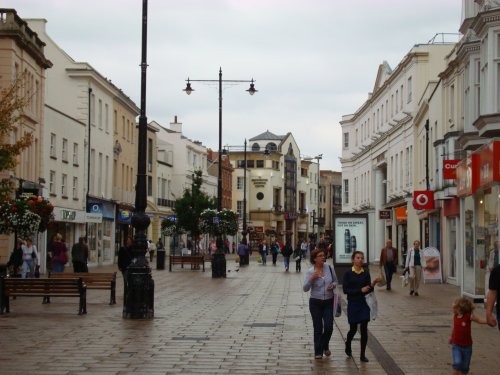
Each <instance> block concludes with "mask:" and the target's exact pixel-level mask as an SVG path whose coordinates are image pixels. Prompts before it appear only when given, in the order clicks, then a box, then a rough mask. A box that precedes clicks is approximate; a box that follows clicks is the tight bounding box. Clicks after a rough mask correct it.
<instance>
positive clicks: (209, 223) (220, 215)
mask: <svg viewBox="0 0 500 375" xmlns="http://www.w3.org/2000/svg"><path fill="white" fill-rule="evenodd" d="M200 230H201V232H202V233H209V234H211V235H214V236H216V235H219V234H229V235H235V234H236V233H237V232H238V215H237V214H236V213H235V212H233V211H231V210H227V209H223V210H222V211H220V212H217V211H216V210H205V211H203V212H202V213H201V217H200Z"/></svg>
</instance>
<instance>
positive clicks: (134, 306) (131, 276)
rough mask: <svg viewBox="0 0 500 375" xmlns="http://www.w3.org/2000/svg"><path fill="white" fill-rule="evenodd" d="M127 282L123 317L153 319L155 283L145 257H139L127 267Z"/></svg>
mask: <svg viewBox="0 0 500 375" xmlns="http://www.w3.org/2000/svg"><path fill="white" fill-rule="evenodd" d="M126 283H127V285H126V286H125V300H124V302H123V303H124V309H123V318H125V319H152V318H153V317H154V292H155V284H154V280H153V278H152V276H151V268H150V267H149V265H148V264H147V261H146V259H145V258H143V259H141V258H139V259H138V260H137V261H136V262H135V263H133V264H131V265H130V266H129V267H128V268H127V280H126Z"/></svg>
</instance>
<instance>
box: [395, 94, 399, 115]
mask: <svg viewBox="0 0 500 375" xmlns="http://www.w3.org/2000/svg"><path fill="white" fill-rule="evenodd" d="M398 103H399V91H398V90H396V113H399V109H398Z"/></svg>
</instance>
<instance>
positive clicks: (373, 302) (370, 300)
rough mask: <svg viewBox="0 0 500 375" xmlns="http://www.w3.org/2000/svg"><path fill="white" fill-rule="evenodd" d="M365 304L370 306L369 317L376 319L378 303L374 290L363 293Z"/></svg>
mask: <svg viewBox="0 0 500 375" xmlns="http://www.w3.org/2000/svg"><path fill="white" fill-rule="evenodd" d="M365 300H366V304H367V305H368V307H369V308H370V319H371V320H375V319H377V315H378V305H377V297H375V292H374V291H372V292H370V293H368V294H366V295H365Z"/></svg>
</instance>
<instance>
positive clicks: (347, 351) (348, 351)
mask: <svg viewBox="0 0 500 375" xmlns="http://www.w3.org/2000/svg"><path fill="white" fill-rule="evenodd" d="M345 354H346V355H347V356H348V357H352V350H351V343H350V342H349V343H348V342H347V341H346V342H345Z"/></svg>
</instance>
